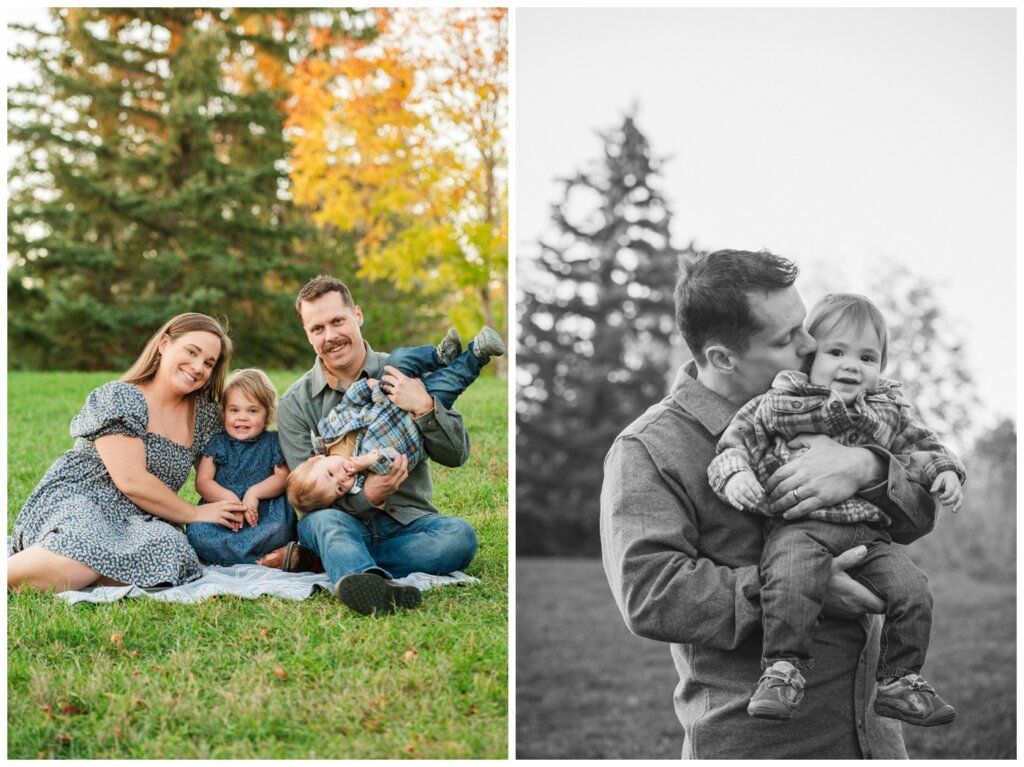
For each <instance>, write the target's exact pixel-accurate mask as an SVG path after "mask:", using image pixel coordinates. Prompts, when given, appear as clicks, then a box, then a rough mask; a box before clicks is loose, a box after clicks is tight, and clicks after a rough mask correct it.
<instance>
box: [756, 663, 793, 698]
mask: <svg viewBox="0 0 1024 767" xmlns="http://www.w3.org/2000/svg"><path fill="white" fill-rule="evenodd" d="M761 679H767V680H768V685H767V686H768V687H784V686H788V687H792V688H793V689H794V690H797V691H798V692H799V691H800V690H803V689H804V678H803V676H802V675H801V674H800V672H799V670H793V671H783V670H782V669H777V668H774V667H771V668H766V669H765V670H764V673H763V674H761Z"/></svg>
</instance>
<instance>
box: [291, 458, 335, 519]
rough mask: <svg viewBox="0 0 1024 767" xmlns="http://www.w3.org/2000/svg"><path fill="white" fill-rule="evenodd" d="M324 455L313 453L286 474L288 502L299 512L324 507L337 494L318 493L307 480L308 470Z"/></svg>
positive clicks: (304, 512) (310, 470) (328, 504)
mask: <svg viewBox="0 0 1024 767" xmlns="http://www.w3.org/2000/svg"><path fill="white" fill-rule="evenodd" d="M324 458H325V456H322V455H314V456H312V457H310V458H307V459H306V460H305V461H303V462H302V463H300V464H299V465H298V466H296V467H295V468H294V469H293V470H292V472H291V474H289V475H288V483H287V485H286V486H285V487H286V491H287V493H288V502H289V503H290V504H291V505H292V508H293V509H295V510H296V511H297V512H298V513H299V514H309V512H311V511H317V510H318V509H324V508H327V507H328V506H330V505H331V504H332V503H334V499H335V498H336V497H337V496H332V495H330V494H324V493H318V492H317V491H316V488H315V487H313V483H312V482H310V481H309V475H310V472H312V471H313V467H314V466H316V465H317V464H318V463H320V461H322V460H323V459H324Z"/></svg>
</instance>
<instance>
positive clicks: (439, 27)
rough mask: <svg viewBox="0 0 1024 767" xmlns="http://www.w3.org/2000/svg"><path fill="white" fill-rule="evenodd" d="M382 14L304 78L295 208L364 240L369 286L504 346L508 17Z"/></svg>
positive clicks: (363, 269) (305, 68)
mask: <svg viewBox="0 0 1024 767" xmlns="http://www.w3.org/2000/svg"><path fill="white" fill-rule="evenodd" d="M375 13H376V15H377V17H378V18H377V21H378V24H377V29H378V31H379V35H378V37H377V38H376V39H375V40H373V41H370V42H359V41H353V40H351V39H335V38H334V37H332V36H331V35H330V34H327V33H321V34H320V35H319V37H318V38H317V40H316V42H317V44H318V46H319V49H320V51H321V53H322V55H320V56H318V57H310V58H308V59H307V60H305V61H302V62H300V63H299V64H298V65H297V66H296V68H295V73H294V75H293V77H292V78H291V81H290V83H289V86H290V89H291V93H292V98H291V100H290V102H289V105H288V118H287V123H286V124H287V126H288V128H289V130H290V135H291V141H292V156H291V171H290V175H291V181H292V187H291V192H292V195H293V199H294V201H295V203H296V204H298V205H301V206H305V207H308V208H309V209H311V211H312V212H313V218H314V220H315V221H316V222H317V223H318V224H319V225H322V226H330V227H337V228H339V229H342V230H345V231H349V232H354V233H355V234H356V236H357V240H356V241H357V245H356V250H357V256H358V259H359V263H360V276H363V277H366V278H369V279H374V280H389V281H391V282H392V283H393V284H395V285H396V286H397V287H399V288H401V289H403V290H407V291H410V292H415V293H416V294H417V295H419V296H420V297H421V299H422V298H423V297H424V296H426V297H429V298H430V300H432V301H433V302H434V303H435V305H436V306H438V308H439V309H440V310H442V311H444V312H446V313H447V314H448V315H449V316H451V317H453V319H454V320H455V322H456V324H458V325H461V326H463V327H464V328H466V329H470V328H472V324H471V323H474V322H479V321H483V322H486V323H487V324H489V325H492V326H494V327H497V328H499V329H501V330H502V331H504V332H505V335H506V336H507V319H506V307H507V305H508V278H507V274H508V223H507V221H508V216H507V207H508V185H507V177H508V174H507V150H506V133H507V113H508V50H507V49H508V46H507V11H506V10H505V9H442V10H426V9H402V10H395V11H384V10H376V11H375Z"/></svg>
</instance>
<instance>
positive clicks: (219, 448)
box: [199, 434, 228, 466]
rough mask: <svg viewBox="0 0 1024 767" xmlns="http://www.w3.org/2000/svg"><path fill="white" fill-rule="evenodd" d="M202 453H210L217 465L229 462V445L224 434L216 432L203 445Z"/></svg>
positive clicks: (200, 452)
mask: <svg viewBox="0 0 1024 767" xmlns="http://www.w3.org/2000/svg"><path fill="white" fill-rule="evenodd" d="M199 454H200V455H208V456H210V457H211V458H212V459H213V463H214V465H215V466H223V465H224V464H226V463H227V462H228V445H227V441H226V440H225V439H224V435H223V434H214V435H213V436H212V437H210V438H209V439H208V440H206V444H205V445H203V448H202V450H200V451H199Z"/></svg>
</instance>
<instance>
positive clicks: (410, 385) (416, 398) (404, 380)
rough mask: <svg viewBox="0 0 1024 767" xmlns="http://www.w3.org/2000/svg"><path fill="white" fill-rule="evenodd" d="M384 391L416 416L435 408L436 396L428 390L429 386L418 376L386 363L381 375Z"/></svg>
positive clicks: (389, 397) (392, 399)
mask: <svg viewBox="0 0 1024 767" xmlns="http://www.w3.org/2000/svg"><path fill="white" fill-rule="evenodd" d="M380 380H381V382H382V383H383V384H384V385H385V386H384V393H385V394H387V395H388V399H389V400H391V401H392V402H393V403H395V405H397V406H398V407H400V408H401V409H402V410H404V411H405V412H407V413H412V415H413V417H414V418H419V417H420V416H423V415H426V414H427V413H429V412H430V411H431V410H433V409H434V398H433V397H431V396H430V394H429V393H428V392H427V387H426V386H424V385H423V381H421V380H420V379H418V378H409V376H407V375H405V373H403V372H402V371H401V370H399V369H398V368H396V367H392V366H391V365H385V367H384V375H383V376H381V379H380Z"/></svg>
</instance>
